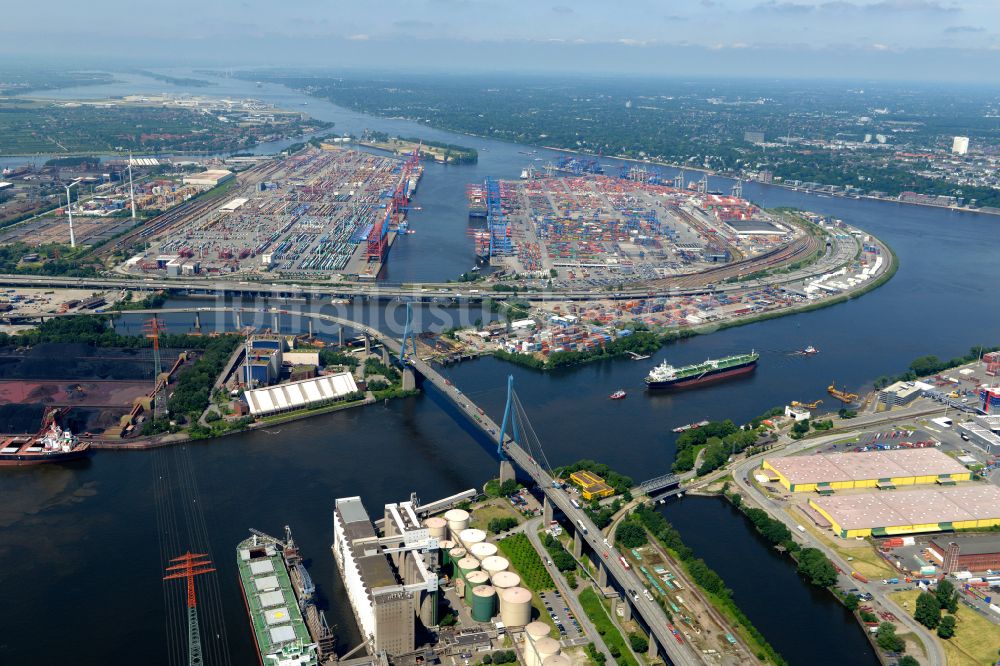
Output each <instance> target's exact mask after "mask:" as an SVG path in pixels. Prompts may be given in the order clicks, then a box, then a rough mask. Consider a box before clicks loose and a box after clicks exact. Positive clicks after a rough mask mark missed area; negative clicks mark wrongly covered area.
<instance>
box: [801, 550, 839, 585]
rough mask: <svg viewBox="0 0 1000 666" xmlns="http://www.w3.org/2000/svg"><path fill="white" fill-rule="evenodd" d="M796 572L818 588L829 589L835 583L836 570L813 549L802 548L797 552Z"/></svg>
mask: <svg viewBox="0 0 1000 666" xmlns="http://www.w3.org/2000/svg"><path fill="white" fill-rule="evenodd" d="M798 571H799V573H800V574H802V575H804V576H807V577H808V578H809V581H810V582H811V583H812V584H813V585H816V586H818V587H830V586H831V585H833V584H834V583H836V582H837V570H836V568H834V566H833V564H832V563H831V562H830V560H828V559H827V558H826V555H824V554H823V553H822V552H821V551H819V550H817V549H815V548H803V549H802V550H801V551H799V566H798Z"/></svg>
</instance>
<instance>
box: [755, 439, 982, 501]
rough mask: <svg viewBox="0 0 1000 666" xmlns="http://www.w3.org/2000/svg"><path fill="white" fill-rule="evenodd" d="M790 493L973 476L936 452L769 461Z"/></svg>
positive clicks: (830, 455) (897, 451)
mask: <svg viewBox="0 0 1000 666" xmlns="http://www.w3.org/2000/svg"><path fill="white" fill-rule="evenodd" d="M763 467H764V469H765V470H768V471H770V472H773V473H774V474H775V475H776V476H777V478H778V482H779V483H781V485H782V486H784V487H785V488H786V489H788V490H790V491H791V492H796V493H798V492H818V493H820V494H825V493H832V492H835V491H838V490H857V489H862V488H881V489H891V488H897V487H900V486H913V485H918V484H933V483H937V484H942V485H949V484H954V483H956V482H958V481H968V480H969V479H970V478H971V472H969V470H968V469H966V468H965V467H964V466H963V465H961V464H959V463H958V462H956V461H955V460H953V459H952V458H950V457H949V456H947V455H945V454H944V453H942V452H941V451H939V450H938V449H936V448H924V449H894V450H892V451H867V452H858V453H821V454H814V455H803V456H784V457H780V458H768V459H767V460H765V461H764V465H763Z"/></svg>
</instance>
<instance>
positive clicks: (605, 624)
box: [580, 587, 639, 666]
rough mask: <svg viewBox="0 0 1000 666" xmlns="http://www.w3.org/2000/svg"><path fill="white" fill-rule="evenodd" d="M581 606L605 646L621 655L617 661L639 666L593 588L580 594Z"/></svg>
mask: <svg viewBox="0 0 1000 666" xmlns="http://www.w3.org/2000/svg"><path fill="white" fill-rule="evenodd" d="M580 605H582V606H583V611H584V612H585V613H586V614H587V617H589V618H590V621H591V622H593V623H594V627H596V628H597V633H599V634H600V635H601V638H602V639H604V644H605V645H607V646H608V650H610V651H611V653H612V654H614V653H615V652H616V651H617V652H618V653H619V656H618V657H615V661H616V662H617V663H618V664H621V665H623V666H639V664H638V662H636V660H635V659H634V658H633V657H632V653H631V652H629V648H628V644H627V643H626V642H625V639H624V637H622V633H621V631H619V630H618V627H617V626H616V625H615V623H614V622H613V621H612V620H611V616H610V615H608V612H607V610H606V609H605V608H604V604H602V603H601V599H600V598H599V597H598V596H597V593H596V592H594V590H593V588H590V587H588V588H586V589H584V590H583V592H581V593H580Z"/></svg>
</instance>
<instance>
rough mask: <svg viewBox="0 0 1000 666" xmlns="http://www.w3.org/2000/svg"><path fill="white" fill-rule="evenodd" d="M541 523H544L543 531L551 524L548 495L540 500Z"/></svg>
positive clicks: (550, 503)
mask: <svg viewBox="0 0 1000 666" xmlns="http://www.w3.org/2000/svg"><path fill="white" fill-rule="evenodd" d="M542 521H543V522H544V523H545V529H548V528H549V525H551V524H552V502H550V501H549V496H548V495H545V499H543V500H542Z"/></svg>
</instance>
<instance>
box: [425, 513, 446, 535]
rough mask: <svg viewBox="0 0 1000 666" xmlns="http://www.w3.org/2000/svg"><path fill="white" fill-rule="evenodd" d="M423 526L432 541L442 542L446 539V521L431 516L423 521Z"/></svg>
mask: <svg viewBox="0 0 1000 666" xmlns="http://www.w3.org/2000/svg"><path fill="white" fill-rule="evenodd" d="M424 526H425V527H426V528H427V532H428V534H429V536H430V537H431V538H432V539H437V540H438V541H443V540H445V539H447V538H448V521H447V520H445V519H444V518H439V517H438V516H431V517H430V518H428V519H427V520H425V521H424Z"/></svg>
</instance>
